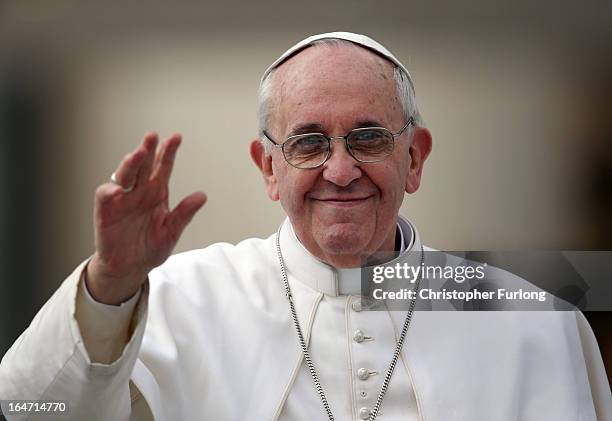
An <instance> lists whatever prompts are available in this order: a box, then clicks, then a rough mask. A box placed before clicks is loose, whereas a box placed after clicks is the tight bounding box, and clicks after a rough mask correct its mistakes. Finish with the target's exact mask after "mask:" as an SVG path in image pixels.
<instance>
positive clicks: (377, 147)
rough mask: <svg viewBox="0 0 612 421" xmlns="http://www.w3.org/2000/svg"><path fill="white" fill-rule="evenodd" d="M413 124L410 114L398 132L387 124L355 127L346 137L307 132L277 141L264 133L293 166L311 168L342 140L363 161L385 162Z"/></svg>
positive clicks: (348, 149) (321, 161) (320, 163)
mask: <svg viewBox="0 0 612 421" xmlns="http://www.w3.org/2000/svg"><path fill="white" fill-rule="evenodd" d="M413 124H414V119H413V118H412V117H410V118H409V119H408V121H407V122H406V124H405V125H404V127H402V128H401V129H400V130H399V131H398V132H396V133H393V132H391V131H390V130H389V129H386V128H384V127H360V128H357V129H353V130H351V131H350V132H349V133H348V134H347V135H346V136H334V137H328V136H325V135H324V134H322V133H304V134H298V135H294V136H289V137H288V138H287V140H285V141H284V142H283V143H277V142H276V141H274V140H273V139H272V138H271V137H270V135H269V134H268V133H267V132H266V131H265V130H264V131H263V135H264V136H265V137H266V138H267V139H268V140H269V141H270V142H272V145H273V146H275V147H277V148H281V149H282V151H283V156H284V157H285V160H286V161H287V162H288V163H289V165H291V166H293V167H295V168H300V169H310V168H316V167H319V166H321V165H323V164H324V163H325V162H326V161H327V160H328V159H329V157H330V156H331V144H332V141H334V140H339V139H344V144H345V146H346V150H347V151H348V152H349V154H351V156H352V157H353V158H355V160H357V161H359V162H363V163H372V162H381V161H384V160H385V159H386V158H387V157H389V156H390V155H391V153H393V148H394V146H395V138H396V137H398V136H400V135H401V134H402V133H403V132H404V131H405V130H406V129H407V128H408V126H410V125H413Z"/></svg>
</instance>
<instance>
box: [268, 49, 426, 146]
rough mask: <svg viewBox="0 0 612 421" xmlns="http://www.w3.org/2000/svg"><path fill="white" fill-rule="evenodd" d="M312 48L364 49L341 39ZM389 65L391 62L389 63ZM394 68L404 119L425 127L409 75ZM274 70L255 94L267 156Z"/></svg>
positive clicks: (394, 77)
mask: <svg viewBox="0 0 612 421" xmlns="http://www.w3.org/2000/svg"><path fill="white" fill-rule="evenodd" d="M311 45H312V46H327V47H339V46H353V47H356V48H365V47H361V46H359V45H357V44H354V43H352V42H350V41H347V40H343V39H321V40H317V41H315V42H313V43H312V44H311ZM390 63H391V62H390ZM392 64H393V66H394V69H393V79H394V80H395V85H396V87H397V92H398V94H399V99H400V102H401V104H402V109H403V110H404V117H405V118H406V120H408V119H409V118H410V117H412V118H413V119H414V125H415V126H417V127H425V122H424V121H423V117H421V113H420V112H419V108H418V106H417V103H416V96H415V93H414V85H413V83H412V79H411V78H410V75H409V74H408V73H406V72H405V71H404V69H402V68H401V67H398V66H396V65H395V64H394V63H392ZM275 72H276V69H273V70H271V71H270V72H269V73H268V74H267V76H266V77H265V78H264V79H263V80H262V81H261V83H260V84H259V90H258V93H257V117H258V120H259V137H260V139H261V142H262V143H263V145H264V148H265V151H266V154H269V153H270V152H271V150H272V143H271V142H269V141H267V140H266V139H265V136H264V134H263V131H264V130H265V129H266V127H267V126H268V124H269V122H270V114H271V108H272V95H273V88H274V86H273V78H274V74H275Z"/></svg>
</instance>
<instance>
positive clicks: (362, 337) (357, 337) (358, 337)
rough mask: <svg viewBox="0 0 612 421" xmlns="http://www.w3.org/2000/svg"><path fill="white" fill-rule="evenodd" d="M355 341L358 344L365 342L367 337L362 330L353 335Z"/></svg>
mask: <svg viewBox="0 0 612 421" xmlns="http://www.w3.org/2000/svg"><path fill="white" fill-rule="evenodd" d="M353 340H354V341H355V342H357V343H361V342H363V341H364V340H365V335H364V333H363V332H362V331H361V330H356V331H355V333H354V334H353Z"/></svg>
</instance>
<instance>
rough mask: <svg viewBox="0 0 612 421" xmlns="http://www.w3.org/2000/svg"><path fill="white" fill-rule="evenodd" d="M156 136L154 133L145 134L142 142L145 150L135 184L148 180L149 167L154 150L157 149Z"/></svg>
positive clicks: (149, 174) (152, 159)
mask: <svg viewBox="0 0 612 421" xmlns="http://www.w3.org/2000/svg"><path fill="white" fill-rule="evenodd" d="M157 143H158V137H157V134H156V133H149V134H147V135H146V136H145V139H144V141H143V143H142V147H143V148H144V150H145V157H144V160H143V162H142V165H141V166H140V169H139V170H138V176H137V179H136V185H137V186H138V185H143V184H145V183H146V182H147V181H149V177H151V169H152V168H153V161H154V159H155V150H156V149H157Z"/></svg>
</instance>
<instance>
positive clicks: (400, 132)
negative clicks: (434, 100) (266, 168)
mask: <svg viewBox="0 0 612 421" xmlns="http://www.w3.org/2000/svg"><path fill="white" fill-rule="evenodd" d="M411 124H412V125H414V117H412V116H410V118H409V119H408V121H407V122H406V124H405V125H404V127H402V128H401V129H400V131H399V132H397V133H391V134H392V135H393V137H398V136H399V135H401V134H402V133H404V130H406V129H407V128H408V126H410V125H411ZM266 137H267V135H266ZM268 139H269V138H268ZM270 140H272V139H270Z"/></svg>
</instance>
